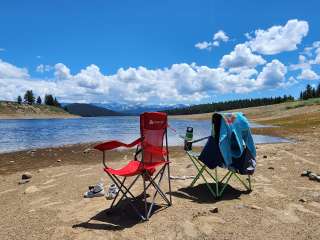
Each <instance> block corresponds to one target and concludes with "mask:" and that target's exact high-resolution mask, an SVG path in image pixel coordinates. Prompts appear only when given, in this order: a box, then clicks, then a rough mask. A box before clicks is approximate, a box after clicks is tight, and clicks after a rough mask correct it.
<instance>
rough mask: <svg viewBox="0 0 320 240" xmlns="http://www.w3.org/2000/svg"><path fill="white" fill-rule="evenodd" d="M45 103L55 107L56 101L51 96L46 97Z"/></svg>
mask: <svg viewBox="0 0 320 240" xmlns="http://www.w3.org/2000/svg"><path fill="white" fill-rule="evenodd" d="M44 103H45V104H46V105H49V106H54V99H53V96H52V95H51V94H48V95H45V97H44Z"/></svg>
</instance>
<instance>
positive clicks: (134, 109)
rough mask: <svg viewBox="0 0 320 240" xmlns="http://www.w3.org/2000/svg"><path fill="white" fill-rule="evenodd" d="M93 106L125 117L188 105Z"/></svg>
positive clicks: (123, 104) (119, 104)
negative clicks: (119, 113)
mask: <svg viewBox="0 0 320 240" xmlns="http://www.w3.org/2000/svg"><path fill="white" fill-rule="evenodd" d="M92 104H93V105H95V106H99V107H103V108H107V109H110V110H112V111H116V112H121V113H123V114H126V115H138V114H140V113H143V112H152V111H163V110H171V109H175V108H183V107H187V106H188V105H185V104H175V105H156V104H152V105H147V104H139V103H137V104H129V103H127V104H125V103H92Z"/></svg>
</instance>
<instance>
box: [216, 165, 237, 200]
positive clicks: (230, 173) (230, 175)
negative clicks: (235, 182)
mask: <svg viewBox="0 0 320 240" xmlns="http://www.w3.org/2000/svg"><path fill="white" fill-rule="evenodd" d="M233 174H234V173H233V172H231V171H229V172H228V173H227V174H226V175H225V176H224V178H225V177H226V176H228V175H229V176H228V177H227V181H226V182H225V183H223V182H222V181H221V183H223V187H222V189H221V191H220V192H219V194H218V196H217V197H221V196H222V193H223V192H224V190H225V188H226V187H227V185H228V183H229V181H230V178H231V177H232V175H233ZM224 178H223V179H224Z"/></svg>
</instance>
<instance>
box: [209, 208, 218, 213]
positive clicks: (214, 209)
mask: <svg viewBox="0 0 320 240" xmlns="http://www.w3.org/2000/svg"><path fill="white" fill-rule="evenodd" d="M209 211H210V212H211V213H218V212H219V209H218V208H217V207H215V208H212V209H210V210H209Z"/></svg>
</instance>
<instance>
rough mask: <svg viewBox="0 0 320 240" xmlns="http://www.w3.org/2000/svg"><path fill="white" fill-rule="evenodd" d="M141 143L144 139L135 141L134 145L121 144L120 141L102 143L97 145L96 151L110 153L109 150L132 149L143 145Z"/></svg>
mask: <svg viewBox="0 0 320 240" xmlns="http://www.w3.org/2000/svg"><path fill="white" fill-rule="evenodd" d="M141 141H142V139H141V138H138V139H136V140H134V141H133V142H132V143H129V144H126V143H123V142H119V141H116V140H113V141H108V142H104V143H100V144H98V145H96V146H95V147H94V149H97V150H99V151H108V150H112V149H116V148H119V147H126V148H131V147H133V146H136V145H138V144H139V143H141Z"/></svg>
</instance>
